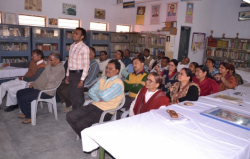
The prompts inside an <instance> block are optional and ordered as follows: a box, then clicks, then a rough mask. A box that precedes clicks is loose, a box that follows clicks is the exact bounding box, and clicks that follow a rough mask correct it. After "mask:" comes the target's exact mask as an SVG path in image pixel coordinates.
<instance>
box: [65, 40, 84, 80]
mask: <svg viewBox="0 0 250 159" xmlns="http://www.w3.org/2000/svg"><path fill="white" fill-rule="evenodd" d="M69 70H83V72H82V77H81V80H82V81H84V80H85V78H86V77H87V75H88V70H89V47H88V46H87V45H85V44H84V43H83V42H82V41H80V42H78V43H73V44H72V45H70V49H69V60H68V69H67V73H66V76H69Z"/></svg>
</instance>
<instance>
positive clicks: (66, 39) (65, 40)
mask: <svg viewBox="0 0 250 159" xmlns="http://www.w3.org/2000/svg"><path fill="white" fill-rule="evenodd" d="M73 32H74V29H61V35H62V38H61V55H62V60H63V61H65V60H66V59H67V58H68V57H69V49H70V45H71V44H73V42H74V41H73V39H72V34H73Z"/></svg>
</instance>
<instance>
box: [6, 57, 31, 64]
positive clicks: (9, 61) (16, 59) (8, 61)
mask: <svg viewBox="0 0 250 159" xmlns="http://www.w3.org/2000/svg"><path fill="white" fill-rule="evenodd" d="M2 60H3V63H18V62H27V61H28V58H27V57H25V58H24V57H18V58H17V57H15V58H2Z"/></svg>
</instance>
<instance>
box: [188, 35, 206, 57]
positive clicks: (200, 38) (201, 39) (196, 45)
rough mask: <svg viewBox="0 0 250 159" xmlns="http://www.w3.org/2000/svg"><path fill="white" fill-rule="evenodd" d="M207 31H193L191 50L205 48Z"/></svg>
mask: <svg viewBox="0 0 250 159" xmlns="http://www.w3.org/2000/svg"><path fill="white" fill-rule="evenodd" d="M205 41H206V33H198V32H193V38H192V46H191V50H192V51H193V52H195V53H197V52H199V51H200V50H203V49H204V48H205Z"/></svg>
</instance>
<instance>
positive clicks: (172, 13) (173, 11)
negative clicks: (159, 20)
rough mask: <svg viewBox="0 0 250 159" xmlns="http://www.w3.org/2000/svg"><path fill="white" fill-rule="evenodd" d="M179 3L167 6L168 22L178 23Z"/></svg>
mask: <svg viewBox="0 0 250 159" xmlns="http://www.w3.org/2000/svg"><path fill="white" fill-rule="evenodd" d="M177 10H178V2H176V3H168V4H167V19H166V21H167V22H171V21H177Z"/></svg>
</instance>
